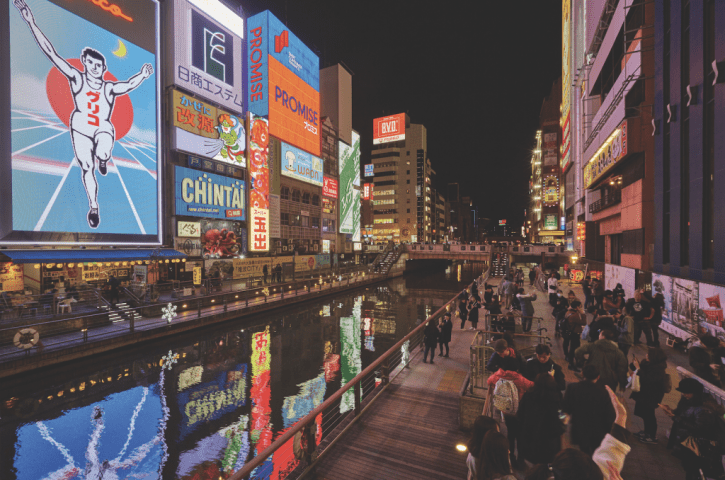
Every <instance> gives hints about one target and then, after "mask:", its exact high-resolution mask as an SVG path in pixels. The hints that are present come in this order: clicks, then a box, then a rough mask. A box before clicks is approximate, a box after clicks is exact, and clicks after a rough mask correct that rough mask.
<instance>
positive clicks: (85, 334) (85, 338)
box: [83, 318, 88, 343]
mask: <svg viewBox="0 0 725 480" xmlns="http://www.w3.org/2000/svg"><path fill="white" fill-rule="evenodd" d="M86 342H88V319H87V318H84V319H83V343H86Z"/></svg>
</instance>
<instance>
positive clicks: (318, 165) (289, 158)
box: [280, 142, 323, 186]
mask: <svg viewBox="0 0 725 480" xmlns="http://www.w3.org/2000/svg"><path fill="white" fill-rule="evenodd" d="M280 143H281V144H282V162H281V163H282V168H281V170H282V175H285V176H287V177H292V178H295V179H297V180H301V181H303V182H307V183H311V184H313V185H319V186H322V165H323V163H322V159H321V158H319V157H316V156H314V155H311V154H309V153H307V152H305V151H304V150H300V149H299V148H296V147H293V146H292V145H289V144H287V143H284V142H280Z"/></svg>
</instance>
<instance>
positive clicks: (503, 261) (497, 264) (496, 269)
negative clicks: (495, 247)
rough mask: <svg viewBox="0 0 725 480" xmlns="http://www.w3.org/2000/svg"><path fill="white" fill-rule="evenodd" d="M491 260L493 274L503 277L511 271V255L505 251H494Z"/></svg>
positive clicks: (493, 275)
mask: <svg viewBox="0 0 725 480" xmlns="http://www.w3.org/2000/svg"><path fill="white" fill-rule="evenodd" d="M492 257H493V260H492V261H491V276H492V277H503V276H505V275H506V274H507V273H508V271H509V255H508V253H504V252H494V253H493V255H492Z"/></svg>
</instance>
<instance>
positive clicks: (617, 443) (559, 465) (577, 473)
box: [526, 387, 631, 480]
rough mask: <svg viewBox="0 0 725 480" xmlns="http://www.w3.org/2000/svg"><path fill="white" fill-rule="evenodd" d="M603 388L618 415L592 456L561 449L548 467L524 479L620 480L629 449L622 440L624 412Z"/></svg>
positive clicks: (625, 416) (537, 468)
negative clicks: (610, 429) (609, 431)
mask: <svg viewBox="0 0 725 480" xmlns="http://www.w3.org/2000/svg"><path fill="white" fill-rule="evenodd" d="M606 389H607V392H608V393H609V397H610V399H611V400H612V405H613V406H614V411H615V412H616V415H617V416H616V419H615V420H614V425H613V426H612V431H611V433H608V434H607V436H606V437H604V440H602V443H601V445H599V448H597V449H596V450H595V451H594V454H593V455H592V456H591V457H589V456H588V455H587V454H586V453H584V452H582V451H580V450H577V449H575V448H567V449H564V450H562V451H561V452H559V453H557V454H556V457H554V461H552V462H551V463H549V464H548V465H543V464H542V465H537V466H535V467H534V469H533V470H532V471H531V473H530V474H529V476H528V477H526V480H575V479H576V480H622V476H621V472H622V467H624V459H625V458H626V457H627V454H628V453H629V451H630V450H631V447H630V446H629V445H627V443H626V441H625V439H626V432H627V429H626V423H627V411H626V410H625V408H624V405H622V403H621V402H620V401H619V399H618V398H617V396H616V395H615V394H614V392H613V391H612V389H611V388H609V387H606Z"/></svg>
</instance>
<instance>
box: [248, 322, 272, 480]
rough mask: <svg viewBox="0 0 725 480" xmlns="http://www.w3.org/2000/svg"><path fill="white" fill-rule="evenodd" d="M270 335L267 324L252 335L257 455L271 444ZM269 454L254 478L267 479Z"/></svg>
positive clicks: (254, 432) (270, 465)
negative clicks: (263, 328)
mask: <svg viewBox="0 0 725 480" xmlns="http://www.w3.org/2000/svg"><path fill="white" fill-rule="evenodd" d="M269 341H270V335H269V326H267V328H266V329H265V330H264V331H263V332H258V333H255V334H254V335H253V336H252V392H251V393H252V395H251V396H252V443H254V444H255V455H259V454H260V453H262V451H264V449H266V448H267V447H269V446H270V445H271V444H272V423H271V422H270V416H271V414H272V410H271V408H270V353H269V352H270V345H269ZM272 457H273V456H270V457H269V458H267V459H266V460H265V461H264V463H263V464H262V465H260V466H259V467H257V468H256V469H254V472H252V475H253V476H254V477H255V478H259V479H267V478H269V477H270V475H271V474H272V470H273V467H274V465H273V463H272V460H273V458H272Z"/></svg>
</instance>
